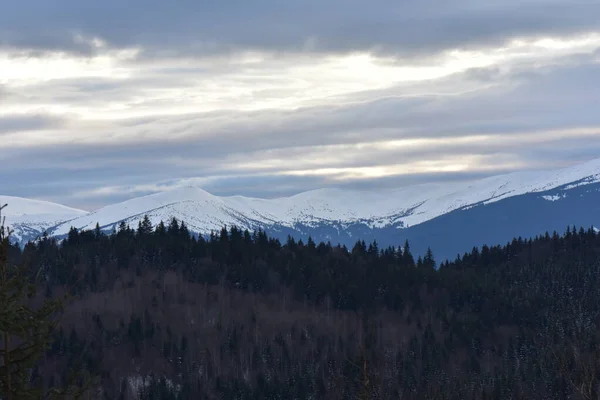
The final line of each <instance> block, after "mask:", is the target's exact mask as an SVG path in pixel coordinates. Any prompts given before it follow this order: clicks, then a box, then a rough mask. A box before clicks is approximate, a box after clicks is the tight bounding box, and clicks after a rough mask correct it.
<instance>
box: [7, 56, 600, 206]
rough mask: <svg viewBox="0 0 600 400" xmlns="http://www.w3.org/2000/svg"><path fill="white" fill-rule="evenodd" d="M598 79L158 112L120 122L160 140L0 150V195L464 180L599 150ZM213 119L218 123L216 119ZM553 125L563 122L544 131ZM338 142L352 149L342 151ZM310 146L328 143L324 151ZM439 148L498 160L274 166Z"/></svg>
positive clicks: (589, 68)
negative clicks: (333, 172)
mask: <svg viewBox="0 0 600 400" xmlns="http://www.w3.org/2000/svg"><path fill="white" fill-rule="evenodd" d="M471 75H472V74H471V72H467V73H466V74H465V76H467V78H470V76H471ZM492 76H495V75H494V74H492ZM450 79H456V77H452V78H450ZM497 79H505V78H497ZM596 81H600V65H598V64H586V65H575V66H574V65H566V66H562V67H559V68H553V69H548V70H545V71H541V72H540V73H536V74H533V75H530V76H529V77H528V80H525V81H519V82H520V84H519V85H517V86H514V87H511V88H510V89H508V90H507V89H504V88H501V89H498V88H492V89H488V90H482V91H478V92H474V93H472V94H469V95H463V96H459V97H453V96H450V97H447V96H433V97H430V96H424V97H415V98H408V99H407V98H401V97H400V98H395V97H388V98H384V99H379V100H374V101H370V102H364V103H359V104H354V105H346V106H339V105H332V106H322V107H315V108H308V109H300V110H296V111H294V112H287V111H273V110H269V111H261V112H256V113H251V114H249V115H247V116H246V117H244V118H243V119H241V118H240V117H239V114H236V113H232V112H225V111H223V112H215V113H208V114H190V115H183V116H173V117H161V118H160V119H156V120H154V119H152V118H151V117H148V118H147V119H144V120H135V121H125V122H120V124H122V125H127V126H132V127H134V128H138V127H140V126H142V127H145V128H142V129H146V128H147V129H163V128H162V127H164V129H165V131H164V140H158V141H139V142H136V143H125V144H123V143H119V142H114V143H111V144H100V145H93V146H89V145H85V144H68V143H66V144H63V145H61V146H50V147H48V146H45V147H32V148H23V149H20V150H18V151H14V150H13V151H11V152H10V154H9V153H8V152H4V153H1V152H0V155H2V156H3V160H4V161H5V162H6V163H8V164H9V165H11V166H12V168H10V169H5V170H3V171H2V172H0V180H2V181H3V182H7V184H6V185H5V191H4V192H5V193H6V194H13V195H21V196H29V195H36V196H45V197H46V198H49V199H52V200H58V201H62V202H65V203H67V204H71V205H75V206H86V207H88V208H90V207H95V206H96V205H99V204H105V203H107V202H111V201H116V200H123V199H125V198H128V197H131V196H133V195H140V194H145V193H149V192H151V191H152V190H139V191H135V190H134V191H126V190H123V191H122V192H121V193H119V192H118V191H117V192H115V193H112V192H111V193H106V194H104V195H103V194H101V193H95V192H94V190H95V189H97V188H101V187H121V188H127V187H130V188H135V187H136V186H140V185H142V186H143V185H151V184H154V183H156V182H165V184H167V185H169V184H177V181H178V180H179V179H193V178H198V177H199V178H203V177H204V178H207V179H206V180H204V181H202V182H203V183H202V186H203V187H204V188H206V189H207V190H209V191H212V192H214V193H216V194H222V195H232V194H244V195H257V196H263V197H273V196H279V195H287V194H292V193H297V192H299V191H302V190H308V189H313V188H317V187H324V186H338V187H357V188H372V187H384V186H399V185H405V184H409V183H419V182H423V181H439V180H451V179H455V180H466V179H471V178H474V177H481V176H488V175H490V174H495V173H501V172H510V171H512V170H515V169H520V168H521V166H519V165H517V166H514V167H511V166H510V165H509V166H507V167H502V164H501V162H500V161H502V160H515V161H519V162H522V163H523V165H531V166H533V167H540V166H544V167H548V168H550V167H553V166H556V165H557V163H571V162H577V161H585V160H588V159H591V158H595V157H597V155H598V154H600V117H599V116H598V114H597V113H595V112H594V111H593V109H591V108H590V105H591V104H600V94H598V93H597V91H594V90H588V87H589V83H590V82H596ZM214 119H217V120H219V123H217V124H214V123H213V122H214V121H213V120H214ZM211 121H213V122H211ZM27 122H28V121H25V123H27ZM17 125H18V123H17ZM157 126H158V128H157ZM204 126H208V127H209V132H207V133H206V134H202V133H201V132H202V131H203V130H204ZM586 126H589V127H596V128H597V131H594V130H593V129H591V133H589V134H587V136H578V134H577V133H576V132H574V133H573V134H570V133H569V131H568V130H569V129H572V128H578V127H586ZM557 129H566V130H567V132H566V133H564V134H561V135H559V136H556V137H554V136H551V133H552V132H554V131H556V130H557ZM171 130H175V131H178V130H179V131H181V130H184V131H190V132H193V131H197V132H200V133H201V134H199V135H197V136H193V135H192V136H190V137H187V138H186V139H185V140H179V141H178V140H171V139H170V134H171ZM545 131H547V132H548V136H547V137H546V136H544V132H545ZM533 132H541V136H539V135H538V137H537V138H533V139H531V141H530V142H528V143H525V144H522V142H521V140H523V138H527V137H528V135H530V134H533ZM482 134H484V135H500V138H501V140H496V141H490V142H488V141H485V140H484V141H477V142H473V143H469V142H464V141H462V142H460V141H449V142H448V143H446V144H442V143H441V142H440V143H439V144H437V145H436V144H434V145H423V146H417V147H414V148H411V147H408V148H397V149H385V148H383V149H373V148H369V147H366V148H364V149H362V150H361V149H358V150H357V149H353V148H352V147H351V146H352V145H353V144H356V143H361V142H366V143H372V142H374V141H380V140H402V139H427V138H433V139H436V140H439V139H442V138H444V137H446V138H456V139H458V138H461V137H464V136H469V135H482ZM434 143H435V142H434ZM341 145H346V146H350V147H348V148H347V149H346V150H344V147H339V146H341ZM320 146H334V147H332V148H331V150H329V149H328V148H322V147H320ZM335 146H338V147H335ZM336 149H338V150H336ZM344 152H346V157H344ZM440 155H443V156H448V157H452V156H466V155H483V156H487V157H490V160H499V164H498V165H497V166H493V168H492V169H491V170H483V171H480V170H477V169H476V168H475V169H473V170H470V171H463V172H456V173H435V174H434V173H413V174H401V175H398V176H387V177H380V178H371V179H350V180H346V181H332V180H331V178H330V177H328V176H311V175H309V176H289V175H278V174H280V173H282V172H285V171H286V170H294V169H304V168H306V167H305V166H304V164H306V163H307V162H309V163H310V162H313V161H315V160H314V159H312V158H311V157H315V156H317V157H326V156H335V157H338V159H337V161H336V160H335V157H334V160H333V161H330V162H329V161H327V160H326V159H323V162H324V164H325V165H324V166H325V167H336V168H353V167H369V166H371V167H372V166H377V165H393V164H398V163H406V164H410V163H412V162H418V161H420V160H430V159H438V158H439V157H440ZM268 160H286V164H284V165H283V166H281V165H279V166H274V167H267V168H266V169H260V168H253V167H245V168H236V163H253V162H261V161H268ZM316 161H319V160H318V159H317V160H316ZM208 178H210V179H208ZM86 191H89V192H90V193H91V194H90V195H89V196H87V197H85V196H79V197H78V195H76V194H77V193H81V192H84V193H85V192H86Z"/></svg>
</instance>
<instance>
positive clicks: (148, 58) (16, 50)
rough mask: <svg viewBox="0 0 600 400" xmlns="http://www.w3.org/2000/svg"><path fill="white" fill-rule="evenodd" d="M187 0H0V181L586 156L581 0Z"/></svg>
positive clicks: (383, 170) (79, 186)
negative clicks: (0, 2) (4, 0)
mask: <svg viewBox="0 0 600 400" xmlns="http://www.w3.org/2000/svg"><path fill="white" fill-rule="evenodd" d="M88 3H89V4H88ZM203 3H204V2H192V1H180V2H177V3H168V2H158V1H144V2H141V1H128V2H118V1H116V0H108V1H104V2H101V3H92V2H80V1H54V2H47V1H42V0H37V1H20V2H11V3H10V4H9V5H5V6H3V12H2V13H1V14H0V158H1V160H2V163H3V168H2V169H1V170H0V179H1V181H2V186H3V189H2V192H3V194H7V195H16V196H24V197H33V198H43V199H48V200H53V201H59V202H62V203H65V204H68V205H71V206H75V207H82V208H87V209H92V208H95V207H99V206H102V205H104V204H107V203H110V202H114V201H119V200H123V199H125V198H128V197H132V196H138V195H142V194H146V193H152V192H156V191H160V190H167V189H169V188H172V187H175V186H178V185H188V184H197V185H200V186H202V187H203V188H204V189H206V190H208V191H211V192H213V193H215V194H224V195H229V194H243V195H250V196H259V197H273V196H279V195H289V194H293V193H297V192H299V191H303V190H309V189H315V188H319V187H333V186H335V187H353V188H377V187H397V186H401V185H407V184H414V183H422V182H432V181H440V180H465V179H474V178H477V177H483V176H487V175H492V174H498V173H504V172H510V171H514V170H520V169H537V168H552V167H562V166H566V165H569V164H572V163H576V162H581V161H586V160H589V159H591V158H596V157H598V154H600V114H598V112H597V110H596V106H597V105H598V104H600V92H599V91H598V90H597V88H598V86H599V85H600V23H599V22H598V18H597V16H598V15H600V3H598V2H597V1H579V2H564V1H553V0H525V1H518V2H517V1H510V0H509V1H502V2H500V1H491V2H475V1H469V0H459V1H455V2H446V1H440V0H426V1H422V2H408V1H407V2H398V1H387V0H376V1H371V2H358V1H354V0H351V1H347V0H345V1H343V2H342V1H337V0H335V1H312V0H311V1H296V0H293V1H287V2H280V1H272V0H258V1H255V2H237V1H235V2H232V1H229V2H226V1H222V2H212V4H203Z"/></svg>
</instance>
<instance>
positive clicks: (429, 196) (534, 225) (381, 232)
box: [49, 159, 600, 259]
mask: <svg viewBox="0 0 600 400" xmlns="http://www.w3.org/2000/svg"><path fill="white" fill-rule="evenodd" d="M599 205H600V159H598V160H594V161H590V162H587V163H583V164H579V165H575V166H572V167H569V168H562V169H554V170H549V171H527V172H517V173H511V174H506V175H499V176H494V177H490V178H486V179H482V180H478V181H475V182H470V183H458V184H457V183H443V184H423V185H416V186H410V187H403V188H400V189H393V190H380V191H359V190H342V189H319V190H313V191H308V192H304V193H300V194H298V195H295V196H291V197H283V198H277V199H257V198H248V197H242V196H230V197H219V196H215V195H212V194H210V193H208V192H206V191H204V190H202V189H200V188H198V187H193V186H192V187H190V186H189V187H182V188H177V189H174V190H170V191H166V192H161V193H157V194H152V195H148V196H143V197H138V198H134V199H131V200H127V201H125V202H122V203H118V204H113V205H110V206H107V207H103V208H101V209H99V210H96V211H94V212H91V213H86V214H83V215H79V216H77V217H76V218H72V217H71V216H69V217H68V218H65V220H66V221H65V222H63V223H60V224H56V226H53V227H51V228H49V233H50V234H52V235H55V236H58V237H62V236H64V235H66V234H67V233H68V231H69V229H70V228H71V227H72V226H73V227H75V228H77V229H94V227H95V226H96V223H99V224H100V226H101V228H102V229H103V230H104V231H107V232H108V231H112V230H113V229H117V226H118V224H119V223H120V222H122V221H124V222H125V223H126V224H128V225H130V226H131V227H136V226H137V224H138V222H139V221H140V220H141V219H142V218H143V217H144V215H148V216H149V217H150V219H151V221H152V223H153V224H157V223H158V222H160V221H161V220H162V221H165V222H167V221H169V220H170V219H171V218H173V217H174V218H177V219H178V220H183V221H185V223H186V224H187V226H188V228H189V229H190V230H191V231H192V232H195V233H198V234H203V235H207V234H209V233H210V232H211V231H215V230H220V229H221V228H222V227H223V226H225V225H226V226H232V225H236V226H238V227H240V228H243V229H249V230H254V229H258V228H262V229H264V230H266V231H267V232H268V233H269V234H270V235H272V236H275V237H278V238H280V239H282V240H285V238H286V237H287V235H292V236H294V237H296V238H304V239H306V238H308V236H312V237H313V239H314V240H315V241H328V240H329V241H331V242H332V243H338V242H339V243H343V244H346V245H349V246H351V245H353V244H354V243H355V242H356V240H358V239H362V240H365V241H367V242H369V241H372V240H377V242H378V243H379V244H380V245H383V246H387V245H400V244H402V243H403V242H404V240H407V239H408V240H409V241H410V242H411V246H412V250H413V252H415V253H416V254H422V253H424V252H425V250H426V248H427V246H431V248H432V250H433V251H434V253H435V254H436V255H437V256H438V259H441V258H446V257H454V256H456V252H457V251H460V252H464V251H467V250H470V249H471V248H472V247H473V246H480V245H483V244H490V245H495V244H504V243H506V241H508V240H510V239H512V238H513V237H515V236H522V237H531V236H535V235H538V234H543V233H545V232H546V231H549V232H552V231H554V230H557V231H561V232H562V231H563V230H564V229H565V227H566V226H567V225H573V224H575V225H577V226H586V227H590V226H591V225H594V224H595V225H600V208H599V207H600V206H599Z"/></svg>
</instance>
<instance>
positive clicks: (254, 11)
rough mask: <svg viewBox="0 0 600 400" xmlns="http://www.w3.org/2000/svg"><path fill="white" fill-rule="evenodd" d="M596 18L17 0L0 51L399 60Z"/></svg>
mask: <svg viewBox="0 0 600 400" xmlns="http://www.w3.org/2000/svg"><path fill="white" fill-rule="evenodd" d="M597 15H600V5H599V4H598V2H597V1H593V0H581V1H578V2H576V3H565V2H564V1H559V0H519V1H517V0H507V1H496V0H494V1H489V2H486V3H481V2H475V1H471V0H458V1H455V2H451V3H449V2H447V1H442V0H425V1H419V2H412V1H390V0H374V1H371V2H368V3H366V2H362V1H358V0H327V1H317V0H308V1H297V0H293V1H287V2H284V3H282V2H279V1H274V0H257V1H253V2H251V3H250V2H243V1H237V0H233V1H231V0H230V1H221V2H197V1H192V0H183V1H179V2H177V4H174V3H165V2H162V1H158V0H151V1H148V0H144V1H141V0H130V1H127V2H121V1H117V0H106V1H103V2H102V3H97V4H95V3H90V2H87V3H82V2H80V1H75V0H57V1H54V2H52V3H48V2H47V1H44V0H24V1H19V2H17V3H11V4H10V5H7V6H5V7H4V8H3V13H2V14H0V26H1V27H2V29H1V31H0V37H2V38H3V42H4V43H5V44H6V45H11V46H18V47H28V48H33V49H43V50H68V51H73V52H79V53H83V54H90V53H93V52H95V51H96V50H97V48H98V47H101V46H98V45H97V44H98V43H108V44H111V45H115V46H118V47H130V46H137V45H140V46H142V47H144V48H145V49H147V51H148V52H150V53H156V54H161V55H167V54H175V53H177V54H181V53H186V54H194V55H202V54H210V53H214V52H223V51H225V52H227V51H232V50H239V49H252V50H261V51H262V50H264V51H276V52H289V51H302V50H311V51H319V52H326V53H331V52H348V51H368V50H380V51H385V52H393V53H397V54H403V55H407V54H414V53H418V54H430V53H432V52H437V51H440V50H443V49H447V48H456V47H472V46H475V47H480V46H482V45H486V46H487V45H498V44H500V43H503V42H504V41H505V40H506V39H507V38H513V37H521V36H540V35H541V36H544V35H545V36H547V35H554V36H556V35H560V36H563V35H569V34H573V33H578V32H584V31H589V30H592V29H595V28H597V24H598V22H597V18H596V16H597ZM23 26H28V27H29V29H23ZM82 38H86V39H82Z"/></svg>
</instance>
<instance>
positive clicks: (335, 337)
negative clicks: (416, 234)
mask: <svg viewBox="0 0 600 400" xmlns="http://www.w3.org/2000/svg"><path fill="white" fill-rule="evenodd" d="M457 234H460V232H457ZM5 247H6V248H5V249H4V250H5V251H6V257H7V264H8V265H15V266H22V268H25V269H26V271H28V274H30V276H31V279H34V277H35V279H36V280H35V282H37V287H38V290H37V293H36V294H35V295H32V296H30V297H31V298H30V299H28V300H27V301H28V302H31V303H36V304H42V302H43V301H44V300H46V301H48V300H51V299H54V298H58V297H60V298H65V299H66V300H65V302H64V307H62V309H61V310H58V309H57V310H56V317H57V321H58V322H57V324H56V325H55V327H54V328H53V329H52V330H48V332H51V333H49V335H50V337H49V339H50V340H49V342H48V346H47V349H46V350H45V352H44V354H43V357H41V358H40V359H39V360H38V361H37V363H36V364H35V365H33V366H31V367H30V368H29V369H28V370H27V374H28V375H27V377H28V378H27V379H28V380H29V384H30V385H31V386H32V387H36V388H38V389H41V390H42V391H50V390H51V389H52V388H59V387H64V386H65V385H66V384H67V383H69V382H71V383H73V382H74V385H75V386H78V385H79V386H83V385H84V383H83V379H80V378H77V379H75V380H74V381H73V380H70V379H71V378H70V374H71V373H72V372H77V373H82V372H85V375H86V376H89V377H93V378H94V379H93V380H91V381H89V382H88V383H87V386H86V387H85V393H84V397H83V398H90V399H119V400H126V399H143V400H146V399H153V400H162V399H457V400H458V399H568V398H569V399H596V398H599V396H600V386H599V382H600V380H599V379H600V364H599V362H600V340H599V339H600V337H599V333H600V330H599V326H600V325H599V324H600V235H599V234H598V233H596V232H595V231H594V230H593V229H584V228H575V227H569V228H568V229H567V230H566V232H565V233H560V234H558V233H556V232H555V233H547V234H545V235H542V236H540V237H536V238H532V239H522V238H515V239H514V240H512V241H511V242H510V243H507V244H506V245H504V246H496V247H483V248H474V249H473V250H472V251H471V252H470V253H466V254H462V255H457V257H456V259H455V260H454V261H452V262H443V263H437V262H436V260H435V257H434V254H432V253H431V252H428V253H427V254H426V255H425V256H424V257H423V258H421V257H417V258H416V259H415V257H413V255H412V254H411V251H410V246H409V243H399V246H398V247H397V248H379V247H378V246H377V244H376V243H370V244H367V243H364V242H361V241H359V242H357V243H356V245H355V246H354V247H353V248H351V249H348V248H345V247H340V246H334V245H331V244H329V243H314V242H313V241H312V240H310V239H309V240H308V241H307V242H305V243H304V242H302V241H295V240H293V239H292V238H289V239H288V241H287V242H286V243H280V242H279V241H278V240H274V239H271V238H269V237H268V235H267V234H266V233H264V232H261V231H259V232H254V233H251V232H247V231H240V230H238V229H236V228H230V229H225V228H223V230H221V231H220V232H216V233H214V234H213V235H211V236H210V238H207V239H205V238H202V237H196V236H194V235H191V234H190V232H189V231H188V229H187V228H186V226H185V224H184V223H182V222H179V221H177V220H172V221H170V222H168V223H166V224H163V223H161V224H159V225H158V226H152V225H151V224H150V222H149V220H148V219H146V220H144V222H142V223H140V224H139V226H137V227H133V228H130V227H128V226H125V225H124V224H121V226H120V227H119V229H118V230H117V231H116V232H115V233H114V234H112V235H106V234H104V233H102V232H101V231H100V229H99V228H98V229H96V230H93V231H82V232H78V231H77V230H75V229H72V230H71V232H70V233H69V235H68V237H66V238H65V239H64V240H63V241H61V242H58V241H57V240H56V239H52V238H48V237H44V238H42V239H41V240H39V241H38V242H36V243H29V244H27V245H26V246H25V247H24V248H23V249H21V248H18V247H16V246H12V245H10V246H7V245H5ZM23 279H29V278H23ZM2 318H3V317H1V316H0V324H1V323H5V322H3V321H5V320H3V319H2ZM0 328H2V327H0ZM0 330H2V329H0ZM0 341H3V339H0ZM5 344H6V343H2V346H0V347H2V348H4V345H5ZM0 368H2V369H1V372H2V373H3V374H7V373H9V370H8V369H7V368H4V367H0ZM0 382H4V385H5V386H6V382H5V381H0ZM90 382H91V383H90ZM4 389H6V387H5V388H4ZM6 398H9V397H6ZM14 400H16V399H14Z"/></svg>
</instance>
